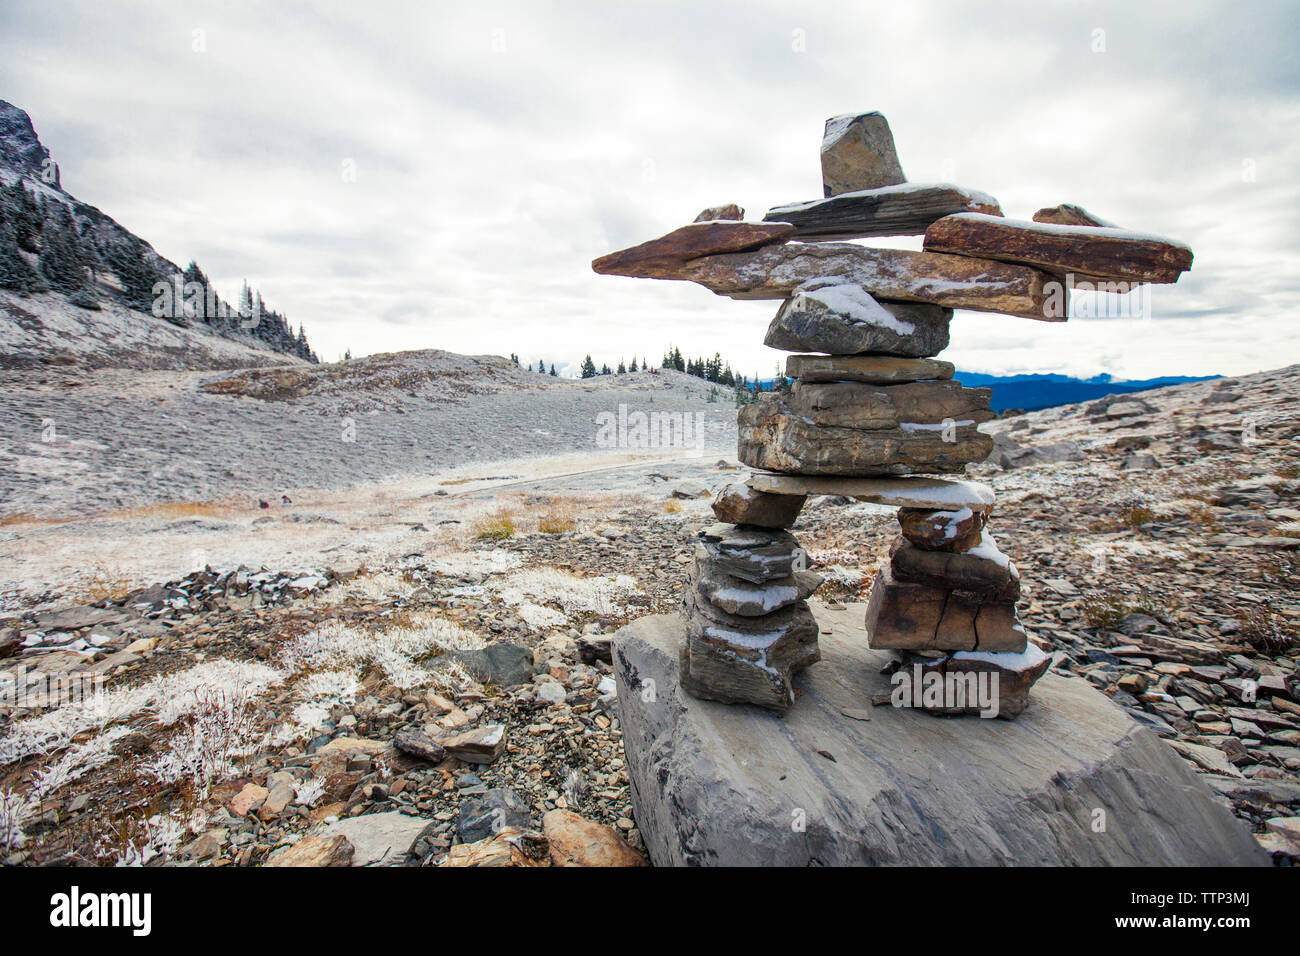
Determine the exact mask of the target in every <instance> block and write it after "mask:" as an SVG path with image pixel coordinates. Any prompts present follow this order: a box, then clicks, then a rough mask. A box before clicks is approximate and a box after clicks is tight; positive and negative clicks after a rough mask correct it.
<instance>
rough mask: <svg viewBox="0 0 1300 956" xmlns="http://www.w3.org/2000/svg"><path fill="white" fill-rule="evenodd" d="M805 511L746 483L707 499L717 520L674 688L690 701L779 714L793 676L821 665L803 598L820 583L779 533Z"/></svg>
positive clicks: (696, 575) (791, 499)
mask: <svg viewBox="0 0 1300 956" xmlns="http://www.w3.org/2000/svg"><path fill="white" fill-rule="evenodd" d="M803 502H804V496H803V495H774V494H766V493H764V492H757V491H754V490H753V489H751V488H749V487H748V486H746V485H743V484H741V485H732V486H729V487H728V488H726V489H724V490H723V491H722V493H721V494H719V495H718V497H717V498H716V499H715V500H714V504H713V510H714V514H715V515H716V516H717V517H718V518H719V519H721V520H720V521H719V523H718V524H715V525H713V526H712V527H710V528H708V529H706V530H705V531H704V532H702V533H701V535H700V539H701V540H700V543H699V544H697V545H696V547H695V563H694V565H693V566H692V568H691V575H690V580H689V581H688V582H687V586H686V597H685V601H684V604H685V613H686V635H685V639H684V640H683V641H682V646H681V682H682V686H683V687H684V688H685V689H686V690H687V691H689V692H690V693H691V694H693V695H694V696H696V697H704V698H708V699H710V700H722V701H727V702H728V703H752V704H758V705H760V706H763V707H769V708H771V709H773V710H778V711H785V710H786V709H788V708H789V707H790V705H791V704H792V703H794V689H793V686H792V684H791V680H792V678H793V675H794V672H795V671H797V670H799V669H800V668H802V667H807V666H808V665H809V664H812V663H814V662H816V661H817V660H819V659H820V658H821V652H820V651H819V650H818V648H817V622H816V621H815V620H814V619H813V615H812V611H811V610H809V608H808V602H807V600H806V599H807V597H808V596H809V595H810V594H812V593H813V592H814V591H815V590H817V588H818V587H819V586H820V585H821V582H822V579H821V577H820V576H819V575H817V574H814V573H812V572H809V571H805V570H801V569H800V568H801V566H802V561H801V555H802V552H801V551H800V549H799V542H798V541H796V540H795V537H794V535H792V534H790V532H789V531H787V530H785V529H787V528H789V526H790V525H791V524H793V523H794V521H795V519H796V518H797V517H798V516H799V509H800V507H801V506H802V505H803Z"/></svg>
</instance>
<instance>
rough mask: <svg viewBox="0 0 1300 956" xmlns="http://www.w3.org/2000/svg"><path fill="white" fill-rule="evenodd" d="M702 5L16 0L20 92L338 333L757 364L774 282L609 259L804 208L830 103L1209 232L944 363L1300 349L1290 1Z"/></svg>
mask: <svg viewBox="0 0 1300 956" xmlns="http://www.w3.org/2000/svg"><path fill="white" fill-rule="evenodd" d="M702 6H703V5H700V4H697V3H673V2H668V3H664V2H660V3H647V4H644V5H637V6H633V5H629V4H607V3H589V4H563V5H561V4H554V5H552V4H538V3H520V4H491V3H489V4H474V5H460V6H453V5H415V4H395V3H394V4H388V3H374V2H372V3H367V4H364V5H357V4H350V3H346V2H338V3H315V4H294V5H263V6H257V7H254V6H251V5H248V6H245V5H236V4H227V3H176V4H167V5H112V6H111V7H110V6H109V5H104V4H99V3H95V2H92V0H84V2H68V3H64V4H58V5H52V4H43V5H32V4H23V3H20V2H17V0H0V97H3V98H5V99H8V100H10V101H12V102H15V103H17V104H18V105H20V106H22V107H23V108H25V109H26V110H28V112H29V113H31V115H32V118H33V121H34V122H35V124H36V127H37V130H38V132H40V134H41V135H42V138H43V140H44V141H45V143H46V145H47V146H49V148H50V149H51V151H52V152H53V154H54V156H55V158H56V159H57V160H58V161H59V162H60V163H61V165H62V173H63V182H64V184H65V185H66V187H67V188H68V189H69V190H71V191H72V192H73V193H74V194H75V195H77V196H78V197H80V198H82V199H83V200H85V201H87V202H90V203H92V204H94V205H97V206H99V207H100V208H102V209H104V210H105V211H106V212H108V213H109V214H110V215H112V216H114V217H115V218H117V219H118V220H119V221H121V222H122V223H123V224H124V225H126V226H127V227H128V228H131V229H133V230H134V231H136V232H138V233H139V234H140V235H141V236H143V237H144V238H145V239H147V240H149V241H150V242H152V243H153V244H154V245H155V247H156V248H158V250H159V251H160V252H162V253H163V254H164V255H167V256H169V257H170V258H172V259H175V260H178V261H181V262H184V261H187V260H188V259H189V258H191V257H195V258H197V259H198V260H199V262H200V264H201V265H202V266H203V267H204V269H205V270H206V271H207V272H208V273H209V274H210V275H211V276H212V277H213V279H214V280H215V281H216V282H218V284H219V285H222V286H223V288H225V289H227V290H228V292H229V293H230V294H233V293H234V292H235V291H236V290H237V289H238V285H239V282H240V280H241V279H243V278H245V277H247V278H248V280H249V281H250V282H251V283H253V284H254V285H256V286H258V287H259V288H261V290H262V291H263V293H264V295H265V296H266V298H267V301H268V302H269V303H270V304H271V305H273V306H274V307H275V308H278V309H281V310H283V311H285V312H286V313H287V314H288V315H290V316H291V317H292V318H293V320H294V321H295V322H297V321H302V322H304V323H305V324H306V326H307V329H308V333H309V335H310V336H311V338H312V341H313V343H314V344H315V345H316V346H317V349H318V351H320V352H321V354H322V355H324V356H327V357H334V356H337V355H338V354H340V353H342V351H343V350H344V348H347V347H351V348H352V350H353V352H354V353H356V354H360V353H361V352H362V351H387V350H393V349H401V348H424V347H436V348H446V349H451V350H455V351H462V352H468V353H484V352H498V353H500V352H511V351H513V352H518V353H519V354H521V355H522V356H525V357H526V358H528V359H529V360H532V361H535V360H536V359H537V358H540V357H545V358H546V359H547V360H548V361H552V360H554V361H556V363H557V364H558V365H560V366H563V365H565V364H567V363H570V362H573V361H574V360H576V359H578V358H580V357H581V355H583V354H585V353H586V352H591V353H592V354H593V356H594V357H595V358H596V360H597V362H602V361H608V362H610V364H614V363H616V362H617V360H618V359H619V357H620V356H625V357H630V356H631V355H633V354H636V355H645V356H648V357H650V358H651V359H656V358H657V357H658V356H659V355H660V354H661V352H662V350H663V348H664V346H665V345H667V344H668V342H669V341H672V342H674V343H676V344H677V345H679V346H680V347H682V348H683V349H684V350H686V351H688V352H691V353H695V354H711V353H712V352H714V351H721V352H722V353H723V354H724V355H727V356H729V357H731V358H732V359H733V361H735V362H736V364H737V365H738V367H739V368H741V369H742V370H743V371H746V372H749V373H752V372H754V371H759V372H761V373H762V374H765V375H766V374H769V373H770V372H771V370H772V369H773V368H774V367H775V365H776V363H777V361H778V360H779V358H780V356H779V354H778V353H776V352H773V351H771V350H768V349H766V348H764V347H763V346H762V345H761V344H760V343H761V340H762V334H763V330H764V328H765V327H766V323H767V321H768V319H769V318H770V316H771V314H772V313H773V312H774V311H775V303H761V302H760V303H755V302H732V301H730V300H726V299H721V298H719V297H716V296H713V295H711V294H710V293H708V292H707V291H705V290H702V289H699V288H696V287H694V286H683V285H679V284H675V283H665V282H649V281H646V280H633V279H619V278H609V277H600V276H595V275H593V274H592V273H591V272H590V270H589V262H590V260H591V259H592V258H594V257H596V256H598V255H600V254H602V253H604V252H608V251H610V250H611V249H614V248H619V247H622V246H626V245H630V244H633V243H635V242H639V241H642V240H644V239H647V238H650V237H652V236H654V235H658V234H660V233H662V232H665V231H667V230H668V229H671V228H673V227H675V226H677V225H679V224H681V223H683V222H687V221H689V220H690V218H691V217H693V216H694V214H695V213H696V211H698V210H699V209H700V208H703V207H704V206H706V205H712V204H715V203H719V202H733V201H734V202H739V203H741V204H742V205H744V206H746V207H747V208H748V209H749V211H750V215H751V216H761V214H762V213H763V212H764V211H765V210H766V209H767V208H768V207H770V206H773V205H776V204H778V203H781V202H787V201H791V200H799V199H807V198H813V197H815V196H817V195H818V194H819V193H820V176H819V168H818V162H817V147H818V144H819V141H820V136H821V126H822V122H823V120H824V119H825V118H826V117H827V116H829V115H833V114H836V113H841V112H847V111H852V110H859V109H873V108H875V109H881V110H883V111H884V112H885V113H886V115H888V116H889V118H890V120H891V123H892V125H893V127H894V131H895V135H896V138H897V141H898V145H899V151H900V155H901V158H902V161H903V166H904V169H905V170H906V171H907V173H908V175H909V176H910V177H911V178H913V179H916V180H925V179H939V178H951V179H954V180H956V181H958V182H960V183H962V184H964V185H969V186H972V187H976V188H980V189H984V190H987V191H989V192H992V193H993V194H994V195H996V196H998V197H999V199H1000V200H1001V201H1002V203H1003V206H1004V208H1005V209H1006V211H1007V213H1008V215H1012V216H1021V217H1028V216H1029V215H1030V214H1031V213H1032V212H1033V211H1034V210H1035V209H1037V208H1038V207H1039V206H1043V205H1053V204H1055V203H1058V202H1078V203H1081V204H1082V205H1085V206H1087V207H1089V208H1091V209H1093V210H1094V211H1095V212H1097V213H1099V214H1101V215H1103V216H1106V217H1107V218H1110V219H1113V220H1115V221H1117V222H1120V223H1122V224H1124V225H1128V226H1131V227H1133V228H1137V229H1143V230H1147V231H1152V232H1159V233H1164V234H1168V235H1171V236H1174V237H1177V238H1179V239H1182V240H1184V241H1186V242H1188V243H1189V244H1190V245H1191V246H1192V247H1193V249H1194V250H1195V251H1196V264H1195V267H1194V269H1193V271H1192V273H1190V274H1189V275H1187V276H1185V277H1184V278H1183V280H1182V281H1181V282H1179V283H1178V284H1177V285H1176V286H1172V287H1159V288H1157V289H1156V290H1155V292H1154V295H1153V300H1152V301H1153V307H1154V308H1155V316H1156V317H1155V318H1153V319H1152V320H1150V321H1148V322H1143V323H1137V324H1136V325H1134V326H1133V327H1131V328H1130V327H1129V325H1127V324H1126V322H1125V321H1124V320H1095V321H1076V322H1071V323H1067V324H1065V325H1060V324H1046V323H1035V322H1028V321H1025V320H1021V319H1015V318H1009V317H1001V316H978V315H972V314H962V315H960V316H959V317H958V319H957V320H956V323H955V325H954V334H953V346H952V348H951V350H950V352H949V353H946V356H945V357H951V358H952V359H953V360H954V361H956V362H957V363H958V364H959V365H962V366H965V367H971V368H979V369H981V370H992V371H1050V370H1064V371H1073V372H1081V373H1085V374H1092V373H1094V372H1096V371H1102V370H1105V371H1110V372H1112V373H1113V374H1121V375H1123V374H1129V375H1141V376H1146V375H1155V374H1167V373H1178V372H1185V373H1189V374H1190V373H1205V372H1214V371H1223V372H1228V373H1237V372H1245V371H1250V370H1254V369H1259V368H1265V367H1274V366H1277V365H1281V364H1285V363H1288V362H1295V361H1300V344H1298V343H1297V338H1296V336H1295V335H1294V333H1292V332H1291V331H1290V325H1291V323H1290V320H1289V315H1290V312H1291V310H1292V308H1293V303H1294V301H1295V298H1296V294H1297V292H1300V223H1297V221H1296V220H1295V217H1294V215H1293V211H1294V209H1295V208H1296V207H1297V200H1300V175H1297V173H1300V144H1297V142H1296V139H1295V135H1294V129H1295V121H1296V118H1297V114H1300V95H1298V91H1300V82H1298V81H1300V59H1297V58H1295V57H1294V56H1293V55H1292V50H1291V49H1290V47H1291V45H1292V43H1293V38H1294V37H1295V36H1296V35H1297V34H1298V33H1300V31H1298V30H1297V27H1300V7H1297V6H1296V5H1294V4H1290V3H1283V2H1277V3H1252V4H1251V5H1249V6H1248V7H1233V8H1228V7H1224V6H1222V5H1218V4H1211V3H1207V2H1191V3H1181V2H1179V3H1175V2H1169V3H1143V4H1131V3H1120V2H1115V3H1089V2H1079V3H1072V4H1034V3H1027V2H1024V3H1022V2H1009V0H993V2H981V3H969V4H956V3H947V2H937V0H936V2H932V3H909V4H897V3H871V4H853V5H849V4H844V3H835V2H827V3H813V4H798V5H795V4H791V3H776V2H771V3H745V4H743V5H741V4H722V3H719V4H715V5H712V6H709V7H704V8H703V9H701V7H702ZM195 31H202V32H201V33H197V34H196V33H195ZM1097 31H1103V33H1101V34H1099V33H1097ZM196 38H201V40H202V44H201V45H202V46H203V47H204V49H203V50H202V52H198V51H196V50H195V49H194V46H195V44H196ZM1098 38H1102V39H1103V40H1104V50H1099V49H1098ZM349 160H350V161H352V162H353V164H354V166H353V168H354V169H355V173H356V175H355V180H354V181H349V180H348V179H347V177H345V175H344V165H343V164H344V163H345V162H346V161H349ZM897 244H898V245H903V246H906V247H912V248H914V247H915V246H914V244H911V241H910V240H909V241H907V242H899V243H897Z"/></svg>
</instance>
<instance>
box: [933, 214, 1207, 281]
mask: <svg viewBox="0 0 1300 956" xmlns="http://www.w3.org/2000/svg"><path fill="white" fill-rule="evenodd" d="M924 248H925V250H926V251H927V252H947V253H955V254H958V255H970V256H983V257H985V258H988V259H996V260H998V261H1000V262H1019V263H1022V264H1024V265H1031V266H1034V267H1036V268H1039V269H1046V270H1048V271H1050V272H1054V273H1059V274H1065V273H1074V274H1075V275H1077V276H1087V277H1089V278H1098V277H1100V278H1102V279H1119V280H1128V281H1131V282H1177V281H1178V277H1179V276H1180V275H1181V274H1182V273H1184V272H1186V271H1187V270H1188V269H1190V268H1191V267H1192V250H1191V249H1189V248H1188V247H1187V246H1185V245H1183V244H1182V243H1181V242H1177V241H1175V240H1173V239H1166V238H1164V237H1163V236H1152V235H1148V234H1146V233H1140V232H1133V231H1131V230H1128V229H1118V228H1114V227H1110V226H1073V225H1062V224H1060V223H1051V222H1026V221H1024V220H1021V219H1003V218H1001V217H999V216H988V215H984V214H982V213H961V214H958V215H955V216H946V217H944V218H943V219H939V220H937V221H935V222H934V223H932V224H931V225H930V227H929V228H928V229H926V230H925V242H924Z"/></svg>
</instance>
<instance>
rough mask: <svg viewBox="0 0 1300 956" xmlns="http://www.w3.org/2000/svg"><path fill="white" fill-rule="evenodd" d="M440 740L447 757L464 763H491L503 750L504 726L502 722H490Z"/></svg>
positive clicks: (504, 739) (504, 742)
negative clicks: (455, 758) (487, 724)
mask: <svg viewBox="0 0 1300 956" xmlns="http://www.w3.org/2000/svg"><path fill="white" fill-rule="evenodd" d="M440 742H441V744H442V746H443V749H444V750H446V751H447V756H449V757H457V758H459V759H461V760H463V761H465V762H466V763H475V764H486V763H492V761H494V760H496V759H497V757H499V756H501V752H502V751H503V750H505V747H506V728H505V725H504V724H492V725H490V726H487V727H478V728H475V729H474V730H467V731H465V732H464V733H460V734H455V735H453V736H451V737H444V738H443V739H442V740H441V741H440Z"/></svg>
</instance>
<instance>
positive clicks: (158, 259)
mask: <svg viewBox="0 0 1300 956" xmlns="http://www.w3.org/2000/svg"><path fill="white" fill-rule="evenodd" d="M0 290H4V295H3V298H0V345H2V346H3V348H4V352H3V353H2V354H3V357H2V358H0V362H3V367H14V366H15V365H23V364H32V363H39V362H42V361H45V360H47V359H48V360H52V361H54V362H56V363H60V362H62V363H66V361H67V360H68V358H69V356H72V357H74V358H75V359H76V360H77V361H80V362H83V363H85V364H88V365H90V366H92V367H102V366H119V367H144V368H153V367H158V365H159V363H160V362H161V363H163V364H166V365H167V367H181V365H180V363H181V362H182V361H185V360H186V359H187V358H188V362H187V367H190V368H203V367H217V368H223V367H224V368H228V367H237V366H241V365H250V364H254V362H255V361H256V360H258V359H259V358H260V360H261V363H263V364H265V363H266V362H268V361H277V360H284V359H300V360H305V361H315V360H316V358H315V355H314V354H313V353H312V350H311V347H310V346H309V345H308V343H307V338H306V334H305V332H304V330H303V329H302V327H301V326H299V329H298V332H297V333H294V332H293V331H292V329H291V328H290V326H289V323H288V320H287V319H286V318H285V317H284V316H283V315H281V314H279V313H277V312H276V311H274V310H273V309H271V308H270V307H269V306H267V305H266V304H265V303H264V302H263V301H262V299H261V296H260V294H255V293H253V292H252V291H250V290H248V289H247V287H245V289H244V291H243V293H242V294H241V301H240V302H238V303H234V304H232V303H228V302H226V301H224V300H222V299H221V298H220V296H219V295H217V294H216V291H215V290H214V289H213V288H212V286H211V283H210V282H209V281H208V279H207V276H205V275H204V274H203V271H202V270H201V269H200V268H199V267H198V265H197V264H196V263H193V262H191V263H190V264H189V265H188V266H187V267H185V268H184V269H182V268H181V267H180V266H178V265H176V264H175V263H174V262H171V261H169V260H167V259H165V258H164V257H162V256H160V255H159V254H158V253H157V252H156V251H154V249H153V247H152V246H150V245H149V243H147V242H145V241H144V240H143V239H141V238H140V237H138V236H136V235H134V234H133V233H131V232H130V231H129V230H127V229H125V228H123V227H122V226H121V225H120V224H118V223H117V222H116V221H115V220H113V219H112V218H111V217H109V216H107V215H105V214H104V213H103V212H101V211H100V210H98V209H96V208H95V207H94V206H91V205H89V204H87V203H84V202H81V201H80V200H78V199H76V198H75V197H73V196H72V195H71V194H69V193H68V192H67V190H66V189H65V188H64V186H63V183H62V180H61V176H60V173H59V167H58V165H57V164H56V163H55V162H54V160H53V158H52V157H51V156H50V152H49V150H48V149H46V147H45V146H43V145H42V144H41V142H40V139H39V138H38V137H37V135H36V131H35V129H34V128H33V126H32V122H31V119H30V117H28V115H27V114H26V113H25V112H23V111H22V110H21V109H19V108H18V107H16V106H14V105H12V104H11V103H6V102H4V101H3V100H0ZM78 313H80V314H78ZM175 328H179V329H181V330H183V332H184V333H188V334H180V335H178V334H177V333H175V332H173V331H172V330H173V329H175ZM142 339H143V340H145V341H146V342H151V341H153V340H161V342H162V343H163V347H164V348H165V349H167V350H168V351H167V353H166V357H164V358H160V357H159V356H156V355H154V354H152V353H151V350H150V349H148V348H147V347H144V348H132V347H120V346H121V344H122V343H123V342H124V341H126V342H131V343H138V342H140V341H141V340H142ZM213 339H216V340H219V341H217V342H211V341H210V340H213ZM177 343H182V344H177ZM228 343H235V344H238V345H240V346H243V349H242V350H239V349H236V350H232V349H231V348H229V345H228ZM101 346H102V347H101ZM187 346H193V348H192V350H191V349H189V348H187Z"/></svg>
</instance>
